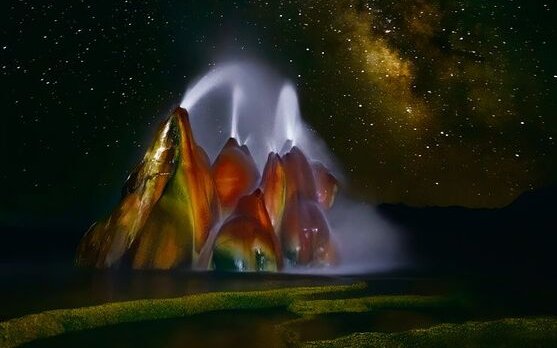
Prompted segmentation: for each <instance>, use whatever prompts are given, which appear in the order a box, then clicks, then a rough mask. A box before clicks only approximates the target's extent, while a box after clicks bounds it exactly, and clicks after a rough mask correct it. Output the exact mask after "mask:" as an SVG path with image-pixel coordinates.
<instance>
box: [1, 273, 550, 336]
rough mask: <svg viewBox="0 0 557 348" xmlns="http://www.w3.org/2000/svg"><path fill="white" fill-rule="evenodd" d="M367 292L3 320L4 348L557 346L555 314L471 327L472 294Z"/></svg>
mask: <svg viewBox="0 0 557 348" xmlns="http://www.w3.org/2000/svg"><path fill="white" fill-rule="evenodd" d="M369 287H370V286H369V283H365V282H357V283H353V284H349V285H329V286H305V287H293V288H289V287H283V288H278V289H273V290H258V291H217V292H208V293H201V294H193V295H187V296H182V297H175V298H158V299H147V300H133V301H122V302H114V303H105V304H99V305H94V306H86V307H79V308H75V309H60V310H48V311H44V312H41V313H37V314H29V315H24V316H21V317H18V318H14V319H9V320H6V321H3V322H1V323H0V347H15V346H19V345H28V346H35V347H45V346H56V347H61V346H75V345H77V344H79V345H80V346H81V347H84V346H101V345H112V346H119V347H121V346H130V347H131V346H137V345H138V344H139V345H141V346H181V345H183V344H184V343H185V342H187V343H189V345H190V346H218V345H224V344H234V343H235V341H237V342H238V343H239V342H242V344H243V346H261V345H265V346H267V347H270V346H277V347H280V346H304V347H370V346H373V347H376V346H380V347H406V346H411V347H432V346H446V347H454V346H465V347H480V346H489V347H494V346H499V347H509V346H511V347H524V346H538V347H539V346H542V347H545V346H547V347H551V346H557V318H556V317H553V316H551V315H544V316H528V317H514V318H509V317H503V318H499V317H496V316H492V317H489V316H487V317H486V316H483V317H482V316H475V317H476V320H471V319H473V318H474V316H471V315H470V313H471V312H477V310H476V309H475V308H476V307H477V306H478V305H481V303H480V302H478V301H477V299H475V298H473V297H471V296H468V295H463V294H455V293H453V294H442V295H372V294H370V293H371V292H370V289H369ZM477 319H481V320H477Z"/></svg>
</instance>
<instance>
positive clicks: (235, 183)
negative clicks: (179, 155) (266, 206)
mask: <svg viewBox="0 0 557 348" xmlns="http://www.w3.org/2000/svg"><path fill="white" fill-rule="evenodd" d="M212 173H213V178H214V180H215V187H216V190H217V194H218V197H219V201H220V204H221V207H222V210H223V211H225V212H229V211H230V210H232V209H233V208H234V206H235V205H236V203H237V202H238V199H240V197H242V196H244V195H246V194H248V193H250V192H251V191H253V190H254V189H255V188H256V187H257V182H258V180H259V172H258V170H257V167H256V165H255V162H254V161H253V158H252V157H251V154H250V152H249V150H248V148H247V147H246V146H245V145H243V146H240V145H239V144H238V142H237V141H236V139H234V138H230V139H228V141H227V142H226V144H225V145H224V147H223V148H222V150H221V152H220V154H219V155H218V156H217V159H216V160H215V163H213V167H212Z"/></svg>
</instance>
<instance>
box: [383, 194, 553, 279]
mask: <svg viewBox="0 0 557 348" xmlns="http://www.w3.org/2000/svg"><path fill="white" fill-rule="evenodd" d="M556 197H557V188H556V187H551V188H546V189H542V190H537V191H532V192H526V193H524V194H522V195H521V196H520V197H519V198H517V199H516V200H515V201H514V202H513V203H511V204H510V205H508V206H506V207H504V208H500V209H468V208H463V207H426V208H415V207H408V206H405V205H392V204H382V205H379V206H378V211H379V213H380V214H381V215H382V216H383V217H385V218H386V219H387V220H389V221H391V222H392V223H394V224H396V225H398V226H400V227H401V228H402V230H403V233H404V236H405V237H406V241H407V245H408V250H409V252H410V253H411V254H412V255H411V256H412V257H413V258H414V259H415V260H416V261H417V263H418V265H419V266H420V268H421V269H422V270H424V271H427V272H440V273H475V274H477V273H490V274H491V273H497V274H517V275H520V274H524V275H537V274H549V273H555V265H557V262H556V261H557V257H556V255H557V252H556V248H557V203H556Z"/></svg>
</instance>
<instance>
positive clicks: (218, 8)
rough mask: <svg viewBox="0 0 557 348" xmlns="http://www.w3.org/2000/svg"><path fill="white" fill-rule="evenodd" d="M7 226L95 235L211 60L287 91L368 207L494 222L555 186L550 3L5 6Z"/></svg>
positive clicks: (3, 206)
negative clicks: (280, 83) (273, 77)
mask: <svg viewBox="0 0 557 348" xmlns="http://www.w3.org/2000/svg"><path fill="white" fill-rule="evenodd" d="M0 9H1V11H0V12H1V14H0V20H1V22H2V26H1V28H0V76H1V79H0V81H1V82H0V83H1V88H2V93H1V98H2V103H1V105H2V127H1V128H0V132H1V133H0V135H1V142H2V149H3V157H4V159H3V164H2V166H1V169H0V179H1V180H2V191H1V192H2V199H1V203H0V223H2V224H12V225H14V224H15V225H18V224H23V225H25V224H28V225H33V224H37V225H40V224H47V225H48V224H52V225H57V224H58V225H60V224H62V225H63V224H71V223H73V222H75V221H89V222H90V221H92V220H94V219H96V218H97V217H98V216H100V215H103V214H104V213H106V212H107V210H108V209H109V208H110V207H111V206H113V205H114V203H115V202H116V201H117V200H118V197H119V193H120V189H121V185H122V183H123V181H124V179H125V178H126V176H127V174H128V172H129V170H130V169H131V168H132V167H133V165H134V164H135V163H137V162H138V161H139V159H140V158H141V156H142V154H143V152H144V151H145V148H146V146H147V145H148V143H149V139H150V137H151V135H152V133H153V131H154V129H155V127H156V125H157V124H158V123H159V122H160V121H161V120H162V119H163V117H164V115H165V113H166V112H168V111H169V110H170V108H171V107H172V106H174V105H177V104H179V102H180V100H181V97H182V95H183V93H184V91H185V87H186V85H187V84H188V83H189V82H191V81H192V80H193V79H194V78H196V77H198V76H199V75H200V74H202V73H204V72H205V71H207V70H208V69H210V68H211V67H212V66H214V65H215V64H217V63H218V62H220V61H225V60H227V59H230V58H232V57H233V58H246V59H256V60H261V61H263V62H265V63H266V64H269V65H271V66H272V67H273V68H274V69H276V70H277V71H279V72H280V73H281V74H283V75H285V76H287V77H289V78H290V79H291V80H292V81H294V82H295V84H296V86H297V88H298V92H299V95H300V103H301V109H302V113H303V116H304V118H305V120H306V121H307V122H308V123H309V124H310V125H311V126H312V128H313V129H314V130H315V131H316V132H318V133H319V134H320V135H321V137H322V138H323V139H324V140H325V141H326V142H327V144H328V145H329V147H330V148H331V150H332V152H333V153H334V154H335V156H336V157H337V159H338V160H339V162H340V164H341V166H342V167H343V168H344V169H345V171H346V177H347V187H345V190H348V191H349V192H350V193H351V194H353V195H355V196H356V197H359V198H361V199H363V200H367V201H373V202H377V203H382V202H391V203H398V202H402V203H405V204H409V205H417V206H423V205H438V206H447V205H461V206H467V207H500V206H504V205H506V204H509V203H510V202H511V201H512V200H513V199H515V198H516V197H517V196H518V195H520V194H521V193H522V192H524V191H526V190H532V189H536V188H540V187H545V186H550V185H555V184H556V178H557V165H556V162H557V161H555V159H556V158H557V151H556V143H555V138H556V137H557V118H556V116H557V115H556V114H555V112H556V111H555V110H557V98H556V97H557V60H556V59H555V56H556V54H557V47H556V31H557V26H555V22H556V20H557V16H556V13H557V3H555V2H554V1H541V0H540V1H518V0H514V1H513V0H505V1H503V0H499V1H498V0H496V1H483V0H466V1H439V0H409V1H383V0H379V1H356V0H335V1H332V0H330V1H317V0H297V1H296V0H292V1H267V2H266V1H214V0H206V1H157V2H147V1H121V2H117V1H114V2H98V1H56V2H48V1H6V2H3V3H2V5H1V7H0Z"/></svg>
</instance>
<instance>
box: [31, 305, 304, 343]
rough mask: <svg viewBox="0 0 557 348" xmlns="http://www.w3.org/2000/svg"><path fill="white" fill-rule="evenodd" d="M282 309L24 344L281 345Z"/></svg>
mask: <svg viewBox="0 0 557 348" xmlns="http://www.w3.org/2000/svg"><path fill="white" fill-rule="evenodd" d="M293 318H294V315H292V314H287V313H286V312H285V311H258V312H250V311H235V312H226V311H225V312H214V313H207V314H200V315H196V316H194V317H191V318H183V319H173V320H159V321H152V322H141V323H135V324H123V325H116V326H111V327H105V328H100V329H95V330H88V331H83V332H75V333H70V334H67V335H62V336H58V337H53V338H49V339H45V340H39V341H36V342H33V343H31V344H28V345H25V347H37V348H38V347H80V348H85V347H118V348H126V347H130V348H132V347H133V348H137V347H169V348H174V347H175V348H182V347H211V348H213V347H242V348H245V347H266V348H274V347H280V346H281V338H280V335H279V332H278V331H277V330H276V329H275V327H276V325H278V324H279V323H281V322H284V321H286V320H290V319H293Z"/></svg>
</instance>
